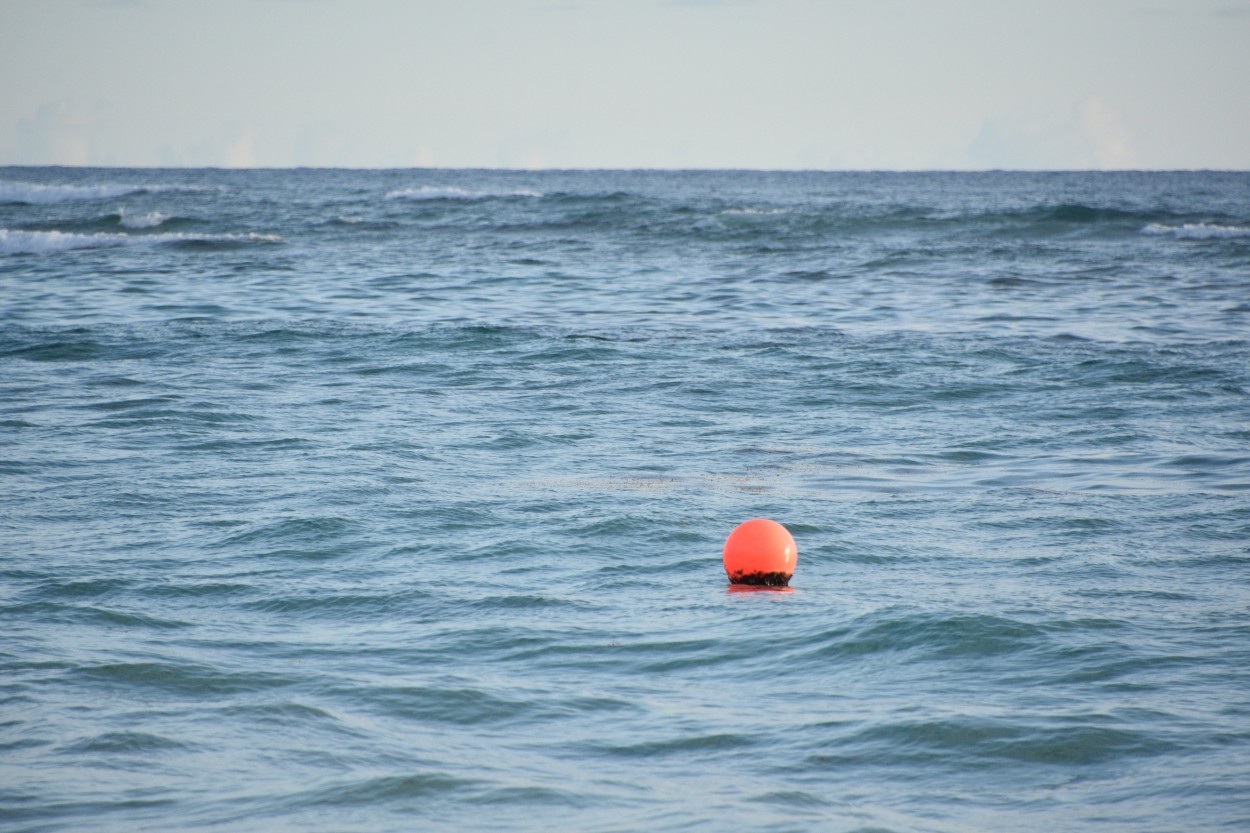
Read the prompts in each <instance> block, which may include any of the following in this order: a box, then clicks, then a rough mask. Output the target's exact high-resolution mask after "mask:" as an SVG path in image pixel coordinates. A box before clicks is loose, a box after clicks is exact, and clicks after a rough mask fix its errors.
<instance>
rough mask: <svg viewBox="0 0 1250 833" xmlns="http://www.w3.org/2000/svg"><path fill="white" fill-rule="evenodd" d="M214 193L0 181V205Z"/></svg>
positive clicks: (179, 187) (171, 188)
mask: <svg viewBox="0 0 1250 833" xmlns="http://www.w3.org/2000/svg"><path fill="white" fill-rule="evenodd" d="M215 190H217V189H216V188H208V187H204V186H199V185H40V184H38V183H35V182H0V203H22V204H26V205H50V204H53V203H61V202H81V201H85V200H108V199H116V198H117V197H124V196H127V195H129V194H157V193H164V192H170V191H192V192H194V191H215Z"/></svg>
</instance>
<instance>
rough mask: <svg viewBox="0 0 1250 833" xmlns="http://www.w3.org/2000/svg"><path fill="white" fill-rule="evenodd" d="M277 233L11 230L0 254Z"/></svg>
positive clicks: (254, 238) (270, 237)
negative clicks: (94, 232)
mask: <svg viewBox="0 0 1250 833" xmlns="http://www.w3.org/2000/svg"><path fill="white" fill-rule="evenodd" d="M281 241H282V238H281V237H279V236H277V235H276V234H256V233H254V232H253V233H249V234H194V233H190V232H166V233H163V234H109V233H105V232H100V233H98V234H73V233H70V232H64V231H13V230H10V229H6V228H0V254H5V255H21V254H50V253H54V252H67V251H72V250H74V249H102V248H108V247H113V246H135V245H140V246H142V245H147V246H159V245H168V244H212V243H227V244H229V243H280V242H281Z"/></svg>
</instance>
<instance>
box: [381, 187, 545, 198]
mask: <svg viewBox="0 0 1250 833" xmlns="http://www.w3.org/2000/svg"><path fill="white" fill-rule="evenodd" d="M541 196H542V193H541V192H539V191H527V190H524V189H518V190H515V191H468V190H465V189H464V188H457V187H455V186H453V185H422V186H421V187H420V188H403V189H401V190H398V191H391V192H390V193H388V194H387V195H386V198H387V199H388V200H487V199H492V198H498V197H541Z"/></svg>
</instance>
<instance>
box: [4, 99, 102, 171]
mask: <svg viewBox="0 0 1250 833" xmlns="http://www.w3.org/2000/svg"><path fill="white" fill-rule="evenodd" d="M97 110H98V107H92V106H90V105H88V104H86V103H85V102H81V101H69V100H60V101H48V102H44V103H43V104H40V105H39V107H38V108H37V109H36V110H35V112H34V114H32V115H31V116H30V117H29V118H25V119H21V120H19V121H18V123H17V126H16V128H15V132H16V138H17V150H16V153H15V154H14V158H13V159H12V161H13V162H14V163H16V164H19V165H49V164H51V165H87V164H90V163H92V162H93V161H97V160H95V159H93V156H92V144H91V134H92V131H93V129H94V128H95V127H96V122H97V121H98V119H97V116H98V112H97Z"/></svg>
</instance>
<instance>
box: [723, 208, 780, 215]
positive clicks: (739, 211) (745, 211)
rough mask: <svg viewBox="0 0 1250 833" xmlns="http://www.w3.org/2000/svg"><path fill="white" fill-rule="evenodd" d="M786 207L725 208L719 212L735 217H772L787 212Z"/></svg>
mask: <svg viewBox="0 0 1250 833" xmlns="http://www.w3.org/2000/svg"><path fill="white" fill-rule="evenodd" d="M789 213H790V209H788V208H726V209H725V210H724V211H722V212H721V214H726V215H729V216H731V217H732V216H737V217H772V216H775V215H777V214H789Z"/></svg>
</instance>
